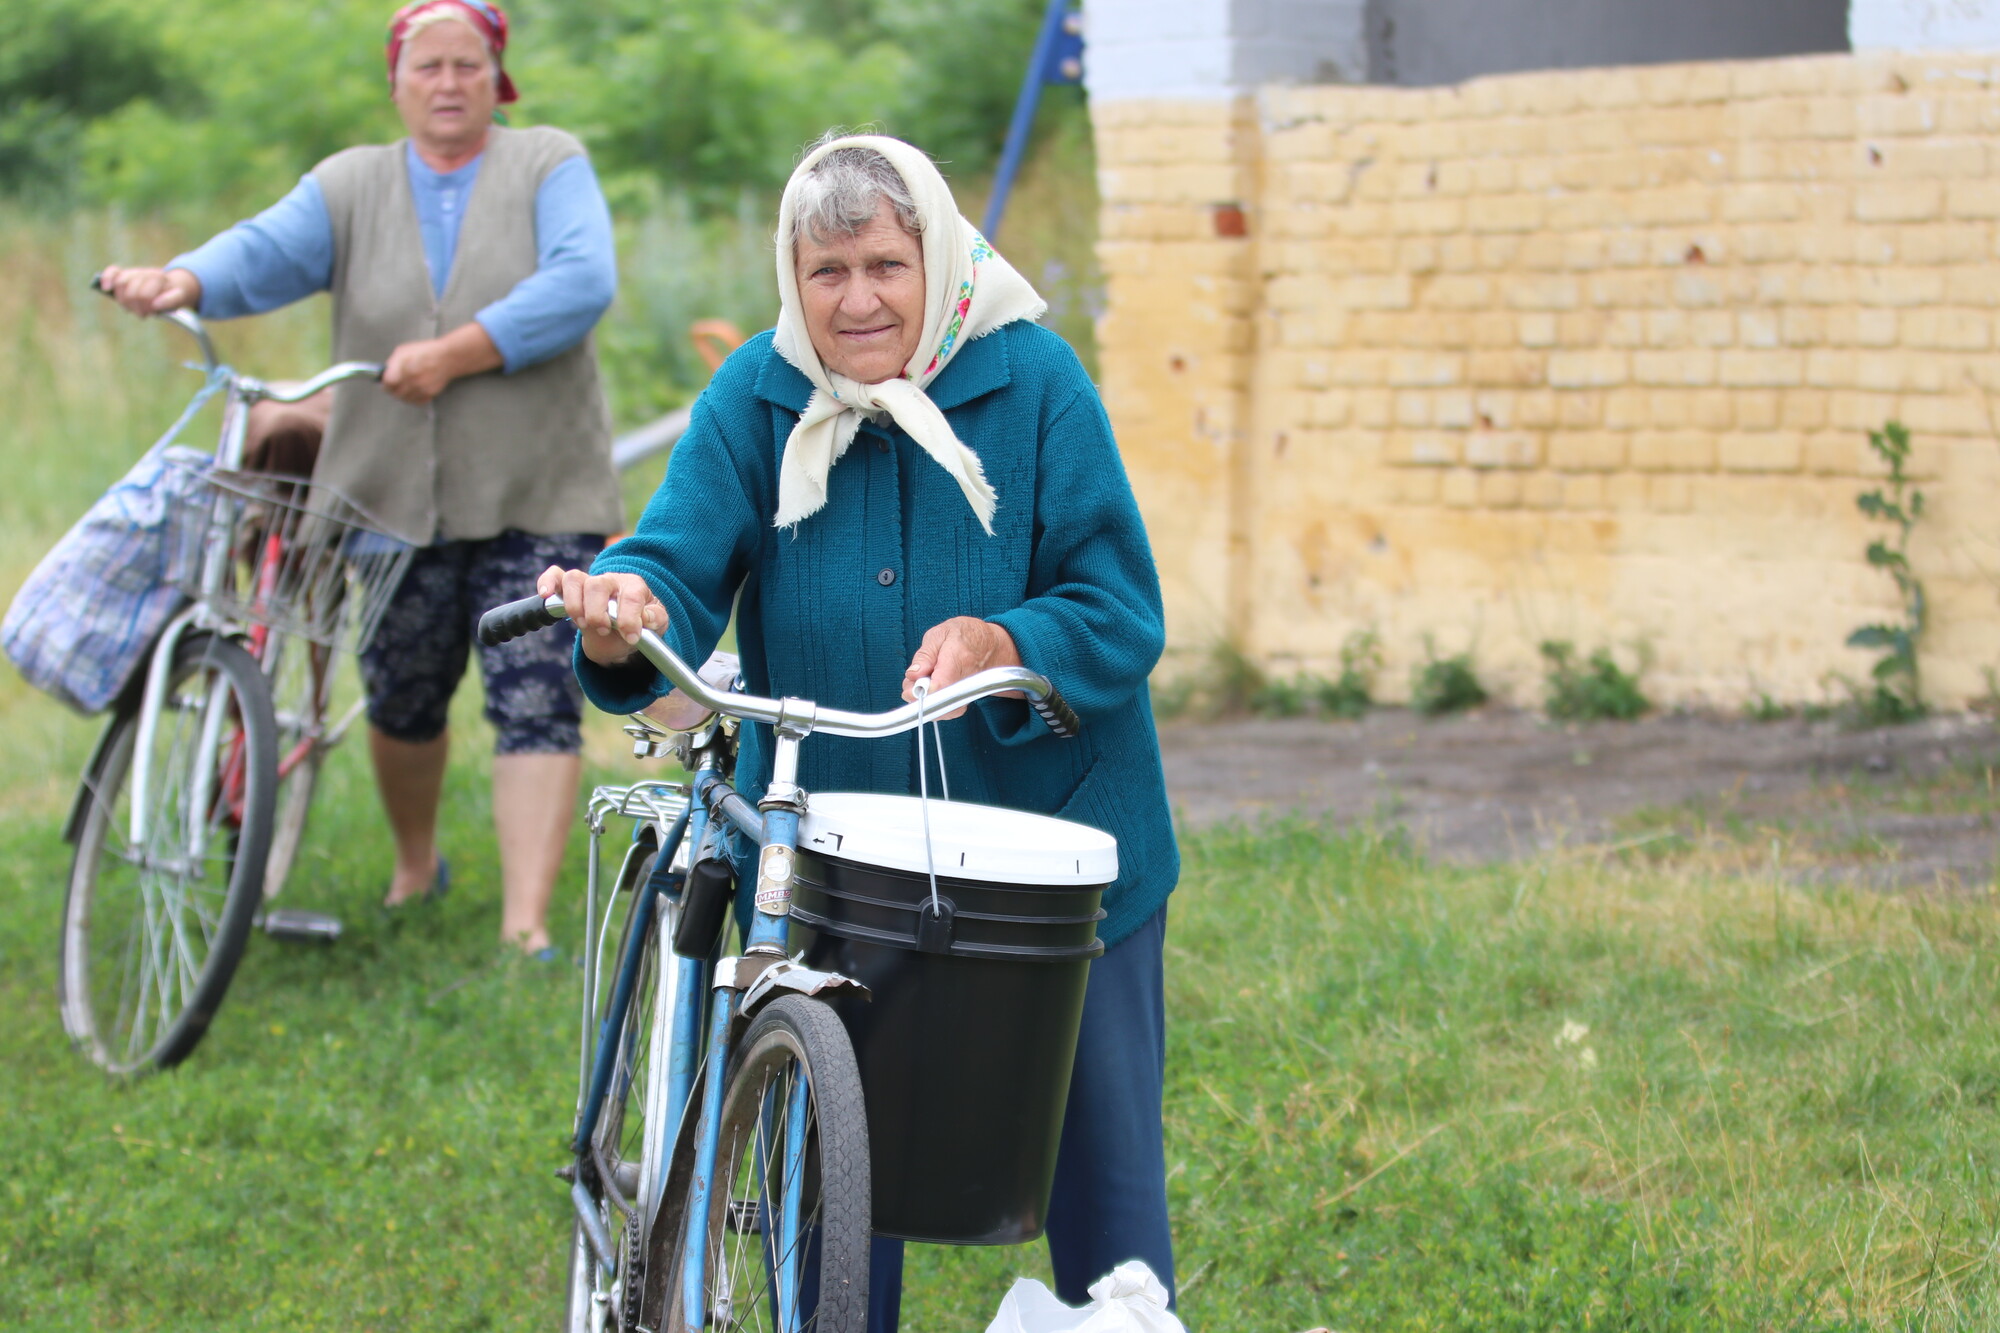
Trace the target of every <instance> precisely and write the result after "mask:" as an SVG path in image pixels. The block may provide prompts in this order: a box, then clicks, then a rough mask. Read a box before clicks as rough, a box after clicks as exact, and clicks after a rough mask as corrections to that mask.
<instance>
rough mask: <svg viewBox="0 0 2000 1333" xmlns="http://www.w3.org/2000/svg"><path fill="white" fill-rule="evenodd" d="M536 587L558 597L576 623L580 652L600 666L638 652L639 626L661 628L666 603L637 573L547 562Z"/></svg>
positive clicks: (626, 661)
mask: <svg viewBox="0 0 2000 1333" xmlns="http://www.w3.org/2000/svg"><path fill="white" fill-rule="evenodd" d="M535 591H536V592H538V593H540V594H541V595H542V596H544V597H560V598H562V600H563V606H564V608H565V609H567V610H568V612H569V618H570V621H571V622H572V623H573V624H575V626H576V632H577V635H578V638H577V642H579V643H581V644H582V645H583V655H584V656H585V657H588V658H589V659H590V660H591V661H593V662H595V663H597V664H598V665H599V666H607V667H619V666H625V665H628V664H629V663H630V662H631V661H632V659H633V658H634V657H636V656H637V655H638V654H637V652H636V651H635V649H634V647H633V645H635V644H637V643H638V642H639V628H640V626H642V625H643V626H644V627H645V628H647V629H649V630H652V631H653V632H654V633H656V634H657V633H659V632H660V631H662V630H664V629H666V627H667V608H666V607H664V606H662V605H660V600H659V598H657V597H655V596H653V590H652V589H651V588H648V587H647V586H646V580H644V579H642V578H640V577H639V576H638V575H637V574H586V573H585V572H584V571H582V570H580V569H563V568H562V567H560V566H558V565H550V566H549V567H548V568H547V569H545V570H543V571H542V576H541V577H540V578H539V579H537V580H535ZM613 601H616V602H617V603H618V624H617V625H616V626H614V625H612V623H611V610H610V607H611V603H612V602H613Z"/></svg>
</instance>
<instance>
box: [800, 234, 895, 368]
mask: <svg viewBox="0 0 2000 1333" xmlns="http://www.w3.org/2000/svg"><path fill="white" fill-rule="evenodd" d="M792 263H793V266H794V268H795V269H796V271H797V273H798V279H799V301H800V304H801V305H802V306H803V307H804V311H805V318H806V329H807V330H808V331H809V332H810V333H811V334H812V345H813V350H814V351H816V352H818V353H819V359H820V360H821V361H823V362H825V363H826V368H827V369H828V370H831V371H836V372H838V373H839V374H842V375H845V376H847V378H849V379H851V380H859V381H860V382H861V383H863V384H880V383H881V382H882V381H883V380H886V379H893V378H895V377H896V376H898V375H900V374H902V373H903V368H904V366H906V365H908V364H909V360H910V358H911V357H912V356H914V355H916V351H917V339H918V338H919V337H921V336H922V335H923V331H924V247H923V242H922V241H921V240H920V239H919V238H917V237H915V236H912V235H910V233H909V232H907V231H904V230H903V224H902V223H900V222H898V221H897V220H896V210H895V208H894V207H893V206H892V205H891V204H890V203H889V201H888V200H886V199H884V200H883V201H882V203H881V206H880V207H879V208H877V209H876V212H875V217H874V219H873V220H872V221H870V222H869V223H868V224H867V225H866V226H864V227H863V228H862V229H861V230H860V231H859V232H857V233H856V234H854V235H853V236H833V237H828V238H826V239H824V240H819V239H815V238H814V237H813V235H812V233H811V232H810V231H807V230H804V229H801V231H800V234H799V239H798V243H797V244H796V246H794V248H793V253H792Z"/></svg>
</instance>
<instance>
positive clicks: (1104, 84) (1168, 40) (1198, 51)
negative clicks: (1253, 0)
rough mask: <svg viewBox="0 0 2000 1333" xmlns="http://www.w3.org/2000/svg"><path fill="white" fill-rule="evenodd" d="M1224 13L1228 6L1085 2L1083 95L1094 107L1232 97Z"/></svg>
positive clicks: (1207, 0) (1172, 0)
mask: <svg viewBox="0 0 2000 1333" xmlns="http://www.w3.org/2000/svg"><path fill="white" fill-rule="evenodd" d="M1230 8H1231V5H1230V0H1085V3H1084V6H1083V43H1084V45H1083V86H1084V88H1085V90H1086V91H1087V92H1089V94H1090V96H1091V98H1092V99H1093V100H1095V101H1100V102H1111V101H1122V100H1126V99H1130V98H1139V97H1169V98H1176V99H1186V100H1190V101H1201V100H1207V99H1216V98H1225V97H1230V96H1233V95H1234V93H1235V91H1236V90H1235V86H1234V84H1233V83H1232V80H1231V70H1230V59H1231V55H1232V52H1231V49H1230V42H1229V11H1230Z"/></svg>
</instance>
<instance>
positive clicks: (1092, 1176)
mask: <svg viewBox="0 0 2000 1333" xmlns="http://www.w3.org/2000/svg"><path fill="white" fill-rule="evenodd" d="M1166 938H1167V909H1166V908H1164V907H1162V908H1161V909H1160V910H1159V911H1158V912H1157V913H1155V914H1154V916H1153V919H1152V920H1150V921H1148V922H1147V923H1146V924H1145V925H1143V926H1141V927H1139V929H1138V930H1137V931H1136V932H1134V933H1133V934H1132V935H1130V936H1127V937H1126V938H1125V939H1122V940H1120V941H1119V942H1118V943H1117V945H1115V946H1114V947H1112V948H1110V949H1107V950H1105V952H1104V956H1103V957H1102V958H1099V959H1098V960H1097V961H1096V962H1094V963H1092V964H1091V965H1090V984H1089V986H1088V988H1087V989H1086V990H1085V991H1084V997H1083V1027H1082V1030H1081V1031H1080V1032H1079V1034H1078V1036H1077V1041H1076V1067H1075V1069H1074V1071H1073V1072H1072V1073H1071V1075H1070V1083H1069V1103H1068V1105H1067V1107H1066V1108H1065V1110H1064V1112H1063V1129H1062V1146H1061V1147H1060V1148H1059V1149H1057V1152H1056V1184H1055V1192H1054V1194H1053V1195H1052V1196H1051V1198H1050V1200H1049V1228H1048V1237H1049V1263H1050V1266H1051V1267H1053V1268H1054V1269H1055V1276H1056V1295H1057V1296H1059V1297H1060V1298H1061V1299H1062V1300H1063V1301H1064V1302H1065V1303H1067V1304H1069V1305H1082V1304H1084V1303H1085V1302H1086V1301H1088V1300H1089V1299H1090V1295H1089V1287H1090V1284H1091V1283H1093V1282H1095V1281H1097V1279H1099V1278H1101V1277H1103V1276H1104V1275H1105V1274H1106V1273H1108V1272H1110V1271H1111V1270H1112V1269H1114V1268H1116V1267H1117V1266H1118V1265H1119V1264H1122V1263H1124V1262H1125V1261H1126V1260H1127V1259H1143V1260H1145V1262H1146V1266H1147V1267H1148V1268H1150V1269H1152V1270H1153V1272H1154V1274H1155V1275H1157V1276H1158V1277H1159V1279H1160V1282H1161V1284H1162V1285H1164V1286H1165V1287H1166V1289H1167V1291H1168V1292H1169V1293H1172V1292H1173V1290H1174V1245H1173V1237H1172V1236H1171V1235H1170V1234H1169V1232H1168V1229H1167V1161H1166V1148H1165V1145H1164V1143H1163V1141H1162V1136H1161V1131H1160V1099H1161V1093H1162V1089H1163V1087H1164V1085H1165V1082H1166V1069H1167V1016H1166V998H1165V987H1164V982H1163V977H1162V972H1161V954H1162V950H1163V948H1164V946H1165V944H1166ZM902 1302H903V1242H902V1241H900V1240H888V1239H885V1238H883V1237H880V1236H878V1237H876V1238H875V1246H874V1251H873V1253H872V1254H871V1256H870V1264H869V1292H868V1331H869V1333H896V1321H897V1318H898V1316H899V1315H900V1314H901V1307H902Z"/></svg>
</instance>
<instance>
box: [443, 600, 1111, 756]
mask: <svg viewBox="0 0 2000 1333" xmlns="http://www.w3.org/2000/svg"><path fill="white" fill-rule="evenodd" d="M611 615H612V619H613V620H614V621H615V620H616V619H617V616H618V606H617V603H615V602H614V603H612V606H611ZM568 618H569V612H568V610H567V609H566V608H565V607H564V606H563V600H562V598H560V597H549V598H543V597H541V596H534V597H523V598H522V599H521V600H520V601H518V602H508V603H507V604H506V605H504V606H496V607H494V608H493V609H492V610H490V611H488V612H487V613H486V614H485V615H483V616H481V617H480V618H479V641H480V642H481V643H483V644H485V645H486V646H488V647H489V648H490V647H493V646H494V645H496V644H502V643H506V642H508V641H509V640H511V639H518V638H520V637H521V636H522V635H524V634H532V633H534V632H535V631H536V630H538V629H544V628H546V627H548V626H550V625H553V624H555V623H556V622H557V621H558V620H566V619H568ZM639 651H640V653H642V654H643V655H644V656H645V658H646V660H647V661H648V662H651V663H652V664H653V666H654V667H655V668H657V669H658V670H659V672H660V674H661V675H663V676H665V677H666V678H667V679H668V680H670V681H672V682H673V684H674V687H675V688H676V689H678V690H680V692H681V693H683V694H685V695H687V696H688V697H689V698H690V699H693V700H694V701H695V702H696V703H698V704H700V705H701V706H702V707H703V708H706V709H708V710H709V711H710V712H713V713H724V714H727V715H728V716H730V717H739V718H742V719H744V720H745V721H747V722H768V723H770V724H771V725H773V726H776V727H780V728H792V729H796V730H798V731H801V732H804V731H826V732H831V733H833V734H834V735H836V736H858V737H871V736H894V735H896V734H897V733H899V732H904V731H909V730H910V729H911V728H913V727H915V726H917V725H918V724H919V723H921V722H923V721H924V720H925V719H926V718H930V719H936V718H938V717H941V716H943V715H944V714H946V713H949V712H951V711H953V710H954V709H958V708H963V707H964V706H966V705H967V704H971V703H976V702H978V701H979V700H981V699H984V698H987V697H988V696H990V695H995V694H999V693H1001V692H1002V691H1003V690H1019V691H1021V692H1022V693H1023V694H1025V695H1027V696H1028V703H1029V705H1030V706H1031V707H1032V708H1033V709H1034V710H1035V711H1036V712H1037V713H1039V714H1041V717H1042V721H1044V722H1046V723H1048V724H1049V730H1050V731H1053V732H1054V733H1055V734H1056V735H1058V736H1063V737H1073V736H1075V735H1076V734H1077V732H1078V731H1079V730H1081V729H1082V724H1081V723H1080V722H1078V721H1077V716H1076V714H1075V713H1074V712H1072V711H1071V709H1070V706H1069V704H1068V703H1066V702H1065V701H1064V699H1063V697H1062V695H1061V694H1060V693H1059V692H1058V691H1057V690H1056V687H1055V686H1054V685H1052V684H1050V683H1049V678H1048V677H1047V676H1044V675H1042V673H1041V672H1039V671H1030V670H1029V669H1028V668H1026V667H991V668H989V669H987V670H985V671H981V672H978V673H976V674H974V675H970V676H967V677H966V678H965V679H963V680H960V681H954V682H953V683H952V684H950V685H947V686H945V687H944V688H943V689H941V690H939V691H937V692H936V693H934V694H932V695H930V696H929V697H927V698H926V699H925V700H924V701H923V704H922V711H921V712H920V711H919V706H918V705H916V704H904V705H903V706H902V707H901V708H892V709H890V710H889V711H888V712H886V713H853V712H849V711H847V710H846V709H842V708H822V707H820V706H819V705H818V704H816V703H813V702H812V701H811V700H809V699H760V698H758V697H756V696H755V695H749V694H730V693H725V692H722V691H719V690H714V689H711V688H709V685H708V682H706V681H704V680H703V679H702V678H701V676H700V674H699V673H698V672H696V671H693V670H692V669H690V668H689V666H688V664H687V663H686V662H683V661H682V660H681V659H680V657H679V656H677V655H676V654H675V652H674V650H673V649H671V648H669V647H667V644H666V641H665V640H664V639H662V638H661V637H660V636H659V635H658V634H655V633H654V632H653V631H652V630H649V629H642V630H640V631H639Z"/></svg>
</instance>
